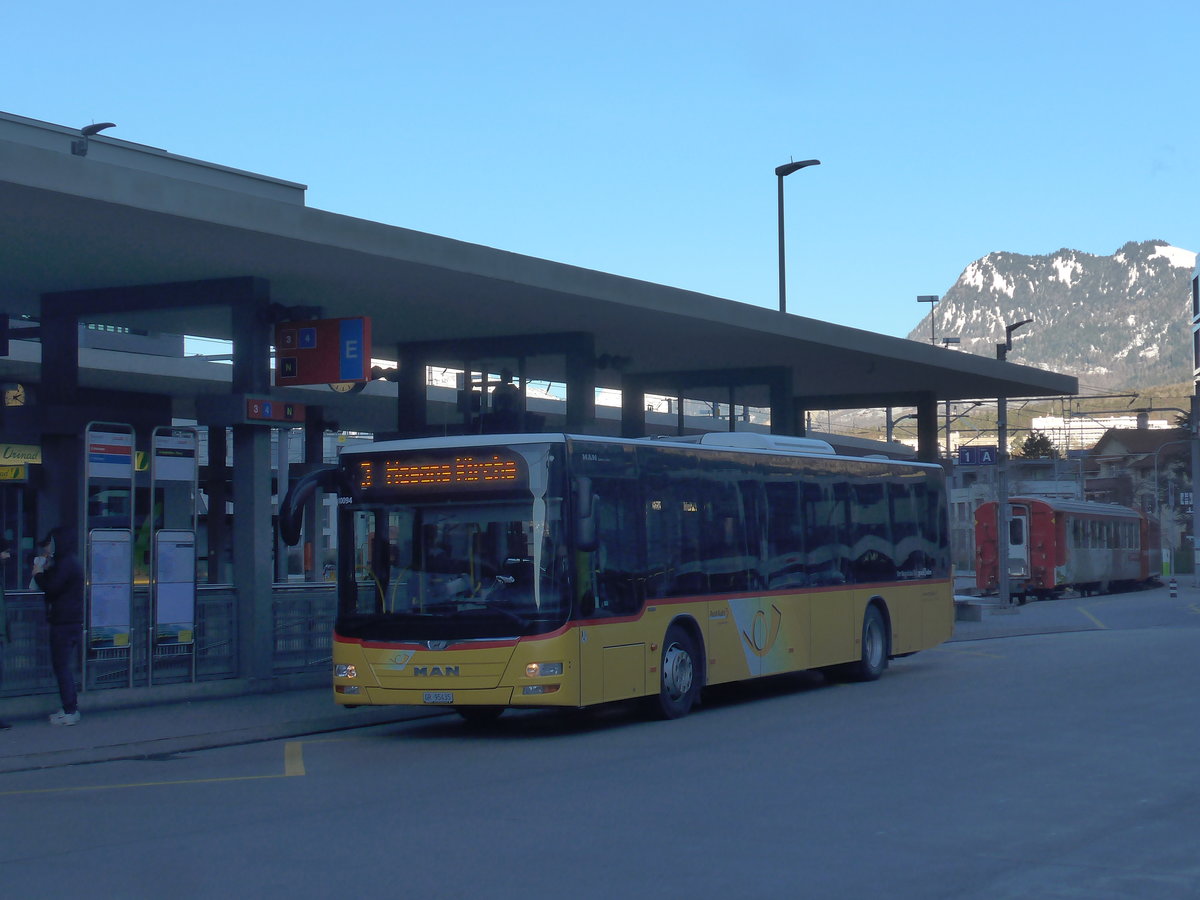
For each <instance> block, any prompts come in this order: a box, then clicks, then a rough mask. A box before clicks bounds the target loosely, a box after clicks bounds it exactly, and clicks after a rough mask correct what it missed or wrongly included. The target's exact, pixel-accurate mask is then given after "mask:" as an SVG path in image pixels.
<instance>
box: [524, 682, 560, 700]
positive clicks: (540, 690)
mask: <svg viewBox="0 0 1200 900" xmlns="http://www.w3.org/2000/svg"><path fill="white" fill-rule="evenodd" d="M558 688H559V686H558V685H557V684H527V685H525V687H523V688H521V693H522V694H524V695H525V696H527V697H528V696H529V695H531V694H553V693H554V692H555V691H557V690H558Z"/></svg>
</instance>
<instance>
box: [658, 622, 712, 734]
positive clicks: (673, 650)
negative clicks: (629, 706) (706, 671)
mask: <svg viewBox="0 0 1200 900" xmlns="http://www.w3.org/2000/svg"><path fill="white" fill-rule="evenodd" d="M700 673H701V669H700V655H699V651H698V648H697V647H696V641H695V639H694V638H693V637H692V636H691V634H689V633H688V631H687V630H686V629H684V628H681V627H680V626H678V625H672V626H671V627H670V628H668V629H667V636H666V637H665V638H663V644H662V659H661V662H660V665H659V680H658V696H657V697H656V698H655V701H656V702H655V703H654V709H655V712H657V713H658V715H659V717H661V718H663V719H678V718H680V717H682V716H686V715H687V714H688V713H689V712H691V709H692V707H693V706H695V704H696V699H697V698H698V697H699V696H700V681H701V675H700Z"/></svg>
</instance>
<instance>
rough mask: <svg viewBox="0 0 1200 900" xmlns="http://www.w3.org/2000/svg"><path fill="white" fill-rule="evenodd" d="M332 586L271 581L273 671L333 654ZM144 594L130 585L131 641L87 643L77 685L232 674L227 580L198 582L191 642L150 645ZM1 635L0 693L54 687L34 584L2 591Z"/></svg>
mask: <svg viewBox="0 0 1200 900" xmlns="http://www.w3.org/2000/svg"><path fill="white" fill-rule="evenodd" d="M336 603H337V601H336V595H335V585H332V584H324V583H321V584H277V585H275V586H274V588H273V589H272V608H273V620H274V621H273V633H274V639H273V642H272V647H273V652H272V658H271V662H272V671H273V673H274V674H275V675H276V676H282V675H293V674H301V673H307V672H322V671H327V670H328V668H329V663H330V659H331V656H332V645H331V640H332V632H333V620H334V615H335V610H336ZM149 606H150V601H149V595H148V593H147V592H146V591H144V590H141V591H139V590H135V591H134V595H133V622H132V623H131V624H132V634H131V639H130V645H129V647H128V648H121V649H120V650H119V651H116V652H113V651H111V650H93V651H91V652H90V655H89V657H88V661H87V667H86V684H84V685H83V687H84V690H93V691H94V690H118V689H122V688H128V687H146V686H148V685H150V684H151V659H150V654H151V653H152V652H153V654H154V659H153V679H152V680H153V684H154V685H161V684H179V683H186V682H189V681H192V680H195V681H217V680H220V679H229V678H237V677H238V633H237V593H236V591H235V590H234V588H233V586H232V585H212V586H207V585H206V586H199V587H197V590H196V623H195V625H196V628H195V641H194V643H192V644H177V645H159V646H155V647H151V645H150V639H149V633H148V625H149V615H150V609H149ZM5 608H6V611H7V619H8V641H7V642H6V643H5V642H0V697H24V696H30V695H34V694H49V693H54V692H55V691H57V690H58V686H57V684H56V682H55V680H54V670H53V668H52V666H51V664H50V638H49V625H47V624H46V615H45V604H44V602H43V601H42V595H41V593H40V592H38V591H10V592H8V593H7V594H6V596H5Z"/></svg>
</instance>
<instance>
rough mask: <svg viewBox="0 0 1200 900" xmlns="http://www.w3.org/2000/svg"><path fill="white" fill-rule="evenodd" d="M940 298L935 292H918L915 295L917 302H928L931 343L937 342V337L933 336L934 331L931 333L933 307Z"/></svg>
mask: <svg viewBox="0 0 1200 900" xmlns="http://www.w3.org/2000/svg"><path fill="white" fill-rule="evenodd" d="M940 299H941V298H940V297H938V295H937V294H918V295H917V302H918V303H928V304H929V343H931V344H936V343H937V338H936V337H935V336H934V333H933V308H934V307H935V306H937V304H938V300H940Z"/></svg>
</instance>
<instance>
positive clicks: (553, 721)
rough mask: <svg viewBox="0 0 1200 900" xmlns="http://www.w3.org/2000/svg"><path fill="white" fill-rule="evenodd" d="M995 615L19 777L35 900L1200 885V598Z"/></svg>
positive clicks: (1005, 894) (891, 892) (23, 870)
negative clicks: (858, 677) (810, 649)
mask: <svg viewBox="0 0 1200 900" xmlns="http://www.w3.org/2000/svg"><path fill="white" fill-rule="evenodd" d="M1197 596H1200V594H1196V592H1192V593H1191V594H1185V596H1183V597H1181V598H1177V599H1172V598H1170V597H1169V596H1168V595H1167V592H1166V591H1165V590H1161V591H1155V592H1147V593H1144V594H1137V595H1125V596H1123V597H1108V598H1105V597H1099V598H1087V599H1086V600H1082V599H1076V600H1072V599H1064V600H1059V601H1054V602H1052V603H1043V604H1035V605H1031V606H1029V607H1024V608H1022V610H1021V611H1020V613H1019V614H1014V615H1011V616H1006V615H985V620H984V621H982V622H980V623H970V624H969V625H968V626H967V627H964V628H962V629H960V633H959V637H960V638H961V639H959V640H956V641H954V642H952V643H948V644H946V645H943V646H942V647H940V648H937V649H936V650H932V651H928V652H925V653H921V654H918V655H917V656H914V657H910V658H908V659H904V660H897V661H895V662H894V663H893V664H892V667H891V669H890V670H889V671H888V672H887V674H885V676H884V678H883V679H882V680H880V681H878V682H875V683H872V684H837V683H834V684H829V683H826V682H825V681H824V680H823V679H822V678H820V677H819V676H808V675H801V676H794V677H788V678H781V679H775V680H771V681H769V682H764V683H761V684H756V685H751V686H746V687H743V688H740V689H723V690H720V691H718V692H715V693H713V694H712V695H711V696H709V697H708V698H706V703H705V705H704V706H703V707H702V708H701V709H700V710H698V711H697V712H696V713H694V714H693V715H691V716H689V717H688V718H686V719H683V720H679V721H675V722H655V721H647V720H645V719H644V718H642V717H640V716H639V715H638V714H637V713H636V712H635V711H634V710H632V709H631V708H629V707H617V708H613V709H607V710H602V711H599V712H593V713H589V714H569V715H554V714H544V713H524V714H519V715H517V714H509V715H507V716H505V717H504V718H503V719H501V720H500V721H499V722H498V723H497V724H496V727H494V728H493V729H490V730H487V731H483V732H478V731H474V732H473V731H470V730H468V729H466V728H465V727H464V726H463V725H462V724H461V723H460V722H459V721H457V719H454V718H451V717H446V718H438V719H425V720H419V721H414V722H408V723H402V724H396V725H387V726H377V727H372V728H363V729H359V730H356V731H354V732H351V733H348V734H342V735H337V736H332V737H314V738H312V739H309V740H305V739H301V740H290V741H274V742H263V743H257V744H251V745H247V746H239V747H230V748H226V749H220V750H208V751H202V752H196V753H191V754H184V755H174V754H173V755H167V756H164V757H162V758H160V759H148V760H136V761H122V762H110V763H103V764H96V765H89V766H71V767H64V768H57V769H49V770H45V771H33V772H19V773H11V774H8V775H2V776H0V811H2V813H3V814H2V815H0V886H2V890H3V894H4V895H5V896H11V897H22V898H26V897H62V896H69V895H83V894H85V893H92V894H94V893H100V894H102V895H104V896H109V897H147V896H159V895H169V896H172V897H178V898H188V897H198V898H199V897H203V898H209V897H222V898H227V897H229V896H231V895H233V896H265V897H272V896H284V895H288V896H290V897H336V896H339V895H341V894H347V895H349V894H356V895H357V894H365V895H368V896H387V897H436V898H441V897H489V898H490V897H522V898H528V897H532V896H537V897H551V896H555V897H564V896H569V897H572V898H578V897H584V898H587V897H605V898H611V897H621V896H625V897H629V896H634V897H641V896H654V897H666V898H673V897H722V898H726V897H743V896H750V895H761V896H770V897H801V898H808V897H812V898H840V897H847V896H852V895H859V896H886V897H888V898H923V900H924V898H943V897H944V898H981V900H982V898H988V900H995V898H1009V897H1036V898H1088V900H1102V898H1127V897H1128V898H1159V897H1162V898H1168V897H1169V898H1196V897H1200V779H1198V778H1197V768H1198V766H1200V675H1198V674H1197V665H1196V659H1197V655H1198V654H1197V650H1198V645H1200V603H1197V600H1196V597H1197Z"/></svg>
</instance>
